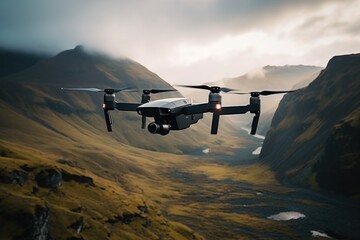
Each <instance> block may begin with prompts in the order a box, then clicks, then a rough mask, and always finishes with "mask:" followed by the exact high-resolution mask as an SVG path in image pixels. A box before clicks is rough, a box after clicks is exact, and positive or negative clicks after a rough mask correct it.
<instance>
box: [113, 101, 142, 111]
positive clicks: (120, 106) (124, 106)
mask: <svg viewBox="0 0 360 240" xmlns="http://www.w3.org/2000/svg"><path fill="white" fill-rule="evenodd" d="M140 105H141V104H139V103H119V102H116V109H117V110H119V111H136V110H137V108H138V107H139V106H140Z"/></svg>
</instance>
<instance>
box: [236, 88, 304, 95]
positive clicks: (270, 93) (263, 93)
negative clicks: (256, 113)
mask: <svg viewBox="0 0 360 240" xmlns="http://www.w3.org/2000/svg"><path fill="white" fill-rule="evenodd" d="M298 90H299V89H297V90H287V91H267V90H265V91H261V92H247V93H239V92H234V93H231V94H239V95H243V94H250V95H251V96H252V97H258V96H260V95H261V96H268V95H273V94H281V93H291V92H295V91H298Z"/></svg>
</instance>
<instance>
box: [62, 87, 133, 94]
mask: <svg viewBox="0 0 360 240" xmlns="http://www.w3.org/2000/svg"><path fill="white" fill-rule="evenodd" d="M61 90H67V91H87V92H105V93H110V94H111V93H118V92H121V91H126V92H134V91H135V89H132V88H129V87H124V88H105V89H104V88H61Z"/></svg>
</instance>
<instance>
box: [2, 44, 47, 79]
mask: <svg viewBox="0 0 360 240" xmlns="http://www.w3.org/2000/svg"><path fill="white" fill-rule="evenodd" d="M46 58H48V56H47V55H46V54H39V53H29V52H22V51H18V50H9V49H2V48H1V47H0V78H1V77H4V76H6V75H9V74H12V73H16V72H19V71H21V70H24V69H26V68H29V67H31V66H32V65H34V64H35V63H37V62H39V61H41V60H43V59H46Z"/></svg>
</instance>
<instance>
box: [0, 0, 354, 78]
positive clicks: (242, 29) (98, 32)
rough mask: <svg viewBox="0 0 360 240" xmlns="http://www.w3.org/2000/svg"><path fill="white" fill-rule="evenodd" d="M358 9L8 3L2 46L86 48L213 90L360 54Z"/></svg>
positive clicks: (214, 2)
mask: <svg viewBox="0 0 360 240" xmlns="http://www.w3.org/2000/svg"><path fill="white" fill-rule="evenodd" d="M359 2H360V1H359V0H316V1H314V0H303V1H288V0H268V1H263V0H242V1H233V0H199V1H192V0H142V1H140V0H122V1H117V0H104V1H96V0H76V1H74V0H62V1H47V0H33V1H26V0H17V1H10V0H2V1H0V46H3V47H10V48H18V49H26V50H36V51H45V52H51V53H57V52H59V51H61V50H64V49H68V48H73V47H74V46H76V45H78V44H83V45H87V46H89V47H92V48H95V49H97V50H102V51H105V52H106V53H110V54H112V55H115V56H127V57H130V58H133V59H134V60H136V61H139V62H140V63H142V64H144V65H145V66H147V67H149V68H150V70H153V71H155V72H156V73H158V74H159V75H160V76H162V77H164V78H165V79H166V80H169V81H172V82H180V81H184V79H188V81H189V82H193V81H198V82H201V81H203V82H206V81H214V80H218V79H220V78H222V77H228V76H236V75H241V74H243V73H245V72H246V71H247V70H249V69H254V68H257V67H261V65H268V64H270V65H280V64H292V63H303V64H308V63H309V64H310V63H311V64H313V63H323V62H324V61H325V59H323V57H325V56H328V55H331V54H333V53H337V52H338V51H340V50H341V47H337V48H336V49H337V50H336V51H333V49H328V48H327V47H328V46H334V45H336V44H339V45H341V44H344V43H346V44H348V45H347V46H346V51H356V50H357V48H358V47H357V45H355V43H356V41H359V32H360V24H359V22H360V19H359V17H358V14H357V11H356V10H357V9H359V7H360V5H359ZM314 49H315V50H316V51H317V52H319V56H312V52H313V51H314Z"/></svg>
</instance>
